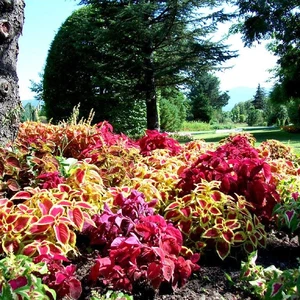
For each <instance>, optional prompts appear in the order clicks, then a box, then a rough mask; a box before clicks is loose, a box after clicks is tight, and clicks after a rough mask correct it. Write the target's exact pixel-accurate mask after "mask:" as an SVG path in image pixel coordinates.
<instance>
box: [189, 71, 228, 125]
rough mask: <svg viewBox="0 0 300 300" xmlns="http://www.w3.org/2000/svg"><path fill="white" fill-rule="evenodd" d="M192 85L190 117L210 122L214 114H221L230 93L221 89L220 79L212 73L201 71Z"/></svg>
mask: <svg viewBox="0 0 300 300" xmlns="http://www.w3.org/2000/svg"><path fill="white" fill-rule="evenodd" d="M195 77H196V78H195V80H194V82H193V84H192V85H191V86H190V92H189V93H188V99H189V100H190V114H191V116H190V118H191V119H192V120H197V121H199V120H200V121H204V122H209V121H210V120H211V119H212V117H213V114H215V115H217V114H221V112H222V107H224V106H226V105H227V104H228V100H229V98H230V97H229V95H228V94H227V93H226V92H223V93H221V91H220V80H219V79H218V78H217V77H216V76H214V75H213V74H211V73H207V72H204V73H200V74H198V75H197V76H195Z"/></svg>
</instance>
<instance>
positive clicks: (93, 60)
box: [43, 1, 235, 132]
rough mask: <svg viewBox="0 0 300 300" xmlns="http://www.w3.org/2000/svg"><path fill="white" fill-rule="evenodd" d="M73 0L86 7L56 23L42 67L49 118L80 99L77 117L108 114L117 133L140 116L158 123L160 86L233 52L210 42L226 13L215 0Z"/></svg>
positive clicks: (149, 123) (177, 83)
mask: <svg viewBox="0 0 300 300" xmlns="http://www.w3.org/2000/svg"><path fill="white" fill-rule="evenodd" d="M81 2H82V4H86V6H84V7H83V8H81V9H80V10H79V11H77V12H75V13H74V14H73V15H72V16H70V17H69V18H68V19H67V21H66V22H65V23H64V24H63V25H62V27H61V28H60V30H59V31H58V33H57V35H56V37H55V39H54V41H53V43H52V46H51V48H50V50H49V55H48V58H47V62H46V66H45V72H44V77H43V89H44V91H43V98H44V100H45V103H46V110H47V114H48V118H53V120H55V121H57V120H61V119H62V118H66V116H67V115H68V113H69V112H70V110H71V108H72V107H74V106H75V105H77V104H78V103H79V102H80V104H81V108H82V114H83V116H85V118H87V114H88V112H89V111H90V109H91V108H92V107H93V108H94V109H95V112H96V114H95V121H96V122H99V121H103V120H109V121H110V122H111V123H112V124H113V125H114V127H115V128H116V130H117V131H119V130H120V129H123V128H128V127H129V128H131V129H134V128H137V127H140V126H141V122H142V120H144V121H145V120H147V126H145V127H147V128H148V129H158V127H159V116H158V92H159V91H160V90H161V89H165V88H166V87H170V88H173V89H178V87H179V86H182V85H183V84H185V83H186V82H187V81H190V80H192V79H193V73H194V72H195V70H197V72H200V71H207V70H209V69H211V68H212V67H216V68H219V67H220V64H221V63H222V62H224V61H226V60H227V59H229V58H231V57H234V56H235V54H234V53H233V52H231V51H229V50H228V48H227V46H225V45H224V44H223V42H212V41H211V40H210V35H211V34H212V33H214V32H215V31H216V28H217V26H216V25H217V23H218V22H223V21H225V20H227V19H228V18H229V16H228V15H226V14H225V13H224V12H223V11H222V10H221V9H220V5H221V4H222V3H221V2H223V1H221V2H219V1H217V2H215V1H201V2H193V1H186V2H176V1H175V2H173V1H152V2H151V3H148V2H147V3H145V2H144V1H136V2H134V3H132V2H130V1H125V2H122V3H120V2H119V1H81ZM207 8H214V9H215V10H214V11H213V10H212V11H211V10H208V9H207ZM217 9H219V11H217ZM198 10H203V12H204V13H203V14H199V13H197V14H196V13H195V12H196V11H198ZM74 62H76V63H74ZM145 109H146V113H145ZM142 117H143V118H142ZM119 126H123V128H118V127H119ZM127 132H128V131H127Z"/></svg>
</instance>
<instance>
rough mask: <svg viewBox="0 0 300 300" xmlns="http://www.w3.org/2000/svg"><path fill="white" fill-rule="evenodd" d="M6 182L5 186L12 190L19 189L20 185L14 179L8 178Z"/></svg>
mask: <svg viewBox="0 0 300 300" xmlns="http://www.w3.org/2000/svg"><path fill="white" fill-rule="evenodd" d="M6 184H7V187H8V188H9V189H10V190H11V191H13V192H17V191H19V190H20V189H21V187H20V185H19V184H18V182H17V181H16V180H15V179H8V180H7V182H6Z"/></svg>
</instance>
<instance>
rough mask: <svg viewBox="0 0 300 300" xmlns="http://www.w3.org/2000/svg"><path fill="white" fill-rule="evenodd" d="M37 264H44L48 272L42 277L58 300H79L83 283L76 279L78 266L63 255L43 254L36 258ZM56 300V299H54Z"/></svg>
mask: <svg viewBox="0 0 300 300" xmlns="http://www.w3.org/2000/svg"><path fill="white" fill-rule="evenodd" d="M33 261H34V262H35V263H37V264H38V263H39V264H41V263H44V264H46V266H47V268H48V272H47V273H44V274H41V275H40V277H41V278H42V281H43V283H44V284H46V285H47V286H48V287H49V288H51V289H53V290H54V291H55V292H56V295H57V297H58V299H64V297H65V298H67V299H72V300H76V299H79V297H80V295H81V293H82V286H81V282H80V281H79V280H78V278H77V277H76V273H75V271H76V266H75V265H73V264H67V265H64V264H66V263H69V260H68V259H67V258H66V257H64V256H61V255H49V254H42V255H38V256H36V257H35V258H34V259H33ZM54 299H55V298H54Z"/></svg>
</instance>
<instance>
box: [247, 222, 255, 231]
mask: <svg viewBox="0 0 300 300" xmlns="http://www.w3.org/2000/svg"><path fill="white" fill-rule="evenodd" d="M253 230H254V226H253V224H252V222H251V221H249V220H248V221H247V224H246V231H247V232H253Z"/></svg>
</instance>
